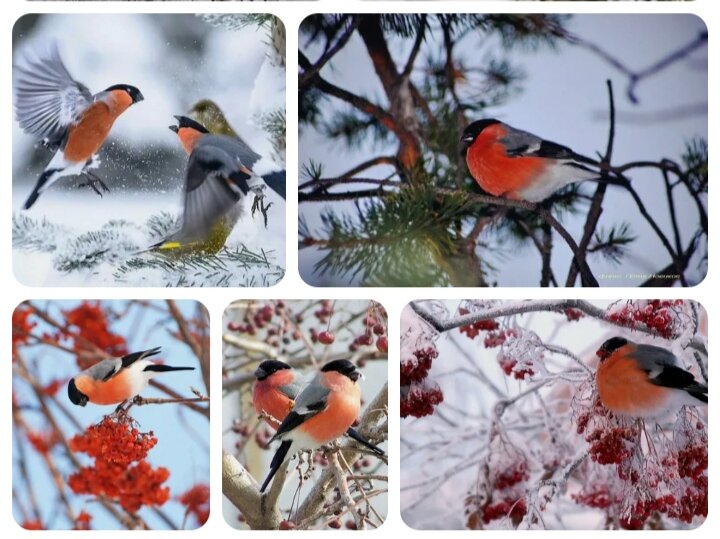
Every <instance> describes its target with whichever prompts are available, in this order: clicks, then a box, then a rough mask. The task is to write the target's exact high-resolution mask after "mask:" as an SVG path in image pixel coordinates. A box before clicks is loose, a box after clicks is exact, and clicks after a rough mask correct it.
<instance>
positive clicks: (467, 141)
mask: <svg viewBox="0 0 720 539" xmlns="http://www.w3.org/2000/svg"><path fill="white" fill-rule="evenodd" d="M474 139H475V137H473V136H472V135H465V136H464V137H463V138H461V139H460V142H464V143H465V144H470V143H471V142H472V141H473V140H474Z"/></svg>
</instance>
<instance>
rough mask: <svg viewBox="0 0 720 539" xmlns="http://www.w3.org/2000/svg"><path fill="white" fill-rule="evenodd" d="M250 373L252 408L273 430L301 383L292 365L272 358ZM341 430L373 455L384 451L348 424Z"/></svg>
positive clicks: (285, 413)
mask: <svg viewBox="0 0 720 539" xmlns="http://www.w3.org/2000/svg"><path fill="white" fill-rule="evenodd" d="M254 374H255V383H254V384H253V390H252V399H253V406H254V407H255V411H256V412H257V413H258V414H261V415H263V416H264V419H265V421H266V422H267V424H268V425H270V426H271V427H272V428H273V429H275V430H277V429H278V427H279V426H280V424H281V423H282V421H283V420H284V419H285V418H286V417H287V415H288V414H289V413H290V411H291V410H292V409H293V407H294V406H295V398H296V397H297V395H298V393H300V390H301V388H302V386H301V385H300V383H298V379H297V376H296V374H295V371H294V370H293V368H292V367H291V366H290V365H288V364H287V363H284V362H282V361H278V360H275V359H270V360H266V361H263V362H262V363H260V365H259V366H258V368H257V369H255V373H254ZM345 434H347V435H348V437H350V438H352V439H353V440H355V441H356V442H358V443H359V444H361V445H363V446H365V447H366V448H368V449H369V450H370V451H372V452H373V453H375V454H376V455H384V454H385V452H384V451H383V450H382V449H380V448H379V447H377V446H376V445H374V444H372V443H371V442H368V441H367V440H366V439H365V438H363V437H362V435H360V433H359V432H357V431H356V430H355V429H354V428H352V427H350V428H349V429H347V432H346V433H345Z"/></svg>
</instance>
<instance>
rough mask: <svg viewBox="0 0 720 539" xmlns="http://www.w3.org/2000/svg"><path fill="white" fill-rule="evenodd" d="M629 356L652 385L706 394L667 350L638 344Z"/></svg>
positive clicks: (704, 387) (704, 389)
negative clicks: (646, 375) (645, 373)
mask: <svg viewBox="0 0 720 539" xmlns="http://www.w3.org/2000/svg"><path fill="white" fill-rule="evenodd" d="M631 355H632V357H633V358H634V359H635V360H636V361H637V362H638V364H639V365H640V367H641V368H642V369H643V370H644V371H645V372H647V373H648V379H649V380H650V382H652V383H653V384H655V385H659V386H663V387H670V388H674V389H683V390H685V391H688V392H691V393H707V386H704V385H702V384H698V382H697V380H695V377H694V376H693V375H692V373H690V372H688V371H686V370H685V369H683V368H682V365H681V364H680V360H678V358H677V357H676V356H675V354H673V353H672V352H670V351H669V350H666V349H665V348H660V347H659V346H652V345H650V344H638V345H636V346H635V350H634V351H633V352H632V354H631Z"/></svg>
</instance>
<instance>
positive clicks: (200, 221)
mask: <svg viewBox="0 0 720 539" xmlns="http://www.w3.org/2000/svg"><path fill="white" fill-rule="evenodd" d="M175 118H176V119H177V120H178V125H171V126H170V129H171V130H172V131H173V132H175V133H176V134H177V136H178V138H179V139H180V142H181V143H182V146H183V148H184V149H185V152H186V153H187V154H188V156H189V159H188V164H187V167H186V170H185V190H184V204H183V218H182V226H181V228H180V230H178V231H177V232H175V233H174V234H172V235H171V236H170V237H168V238H166V239H165V240H163V241H161V242H159V243H158V244H156V245H154V246H153V247H152V248H154V249H158V250H161V251H163V250H175V249H180V250H181V251H182V250H191V251H197V250H202V251H205V252H211V253H214V252H217V251H219V250H220V249H221V248H222V247H223V245H224V244H225V240H226V239H227V237H228V236H229V235H230V232H231V231H232V229H233V227H234V226H235V223H236V222H237V220H238V219H239V218H240V216H241V213H242V205H240V204H238V202H239V201H240V200H241V199H242V198H243V197H244V196H247V195H248V194H249V192H250V191H251V190H252V191H256V190H257V189H261V188H262V184H263V182H264V183H266V184H267V185H268V186H269V187H270V188H272V189H273V190H274V191H276V192H277V193H278V194H280V196H282V197H283V198H285V171H282V172H278V173H273V174H270V175H268V176H259V175H257V174H255V172H253V170H252V167H253V165H254V164H255V163H256V162H257V161H258V160H259V159H260V156H259V155H258V154H256V153H255V152H254V151H253V150H252V149H251V148H250V147H249V146H248V145H247V144H245V143H244V142H242V141H241V140H239V139H235V138H232V137H228V136H224V135H213V134H212V133H210V132H209V131H208V130H207V129H206V128H205V126H203V125H202V124H200V123H198V122H196V121H195V120H193V119H191V118H188V117H186V116H176V117H175Z"/></svg>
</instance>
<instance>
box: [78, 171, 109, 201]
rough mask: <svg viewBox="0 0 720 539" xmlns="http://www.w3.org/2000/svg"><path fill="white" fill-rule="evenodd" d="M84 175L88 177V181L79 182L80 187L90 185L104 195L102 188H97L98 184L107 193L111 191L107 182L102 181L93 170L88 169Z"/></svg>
mask: <svg viewBox="0 0 720 539" xmlns="http://www.w3.org/2000/svg"><path fill="white" fill-rule="evenodd" d="M83 176H85V177H86V178H87V181H86V182H83V183H80V184H78V187H90V188H91V189H92V190H93V191H95V192H96V193H97V194H98V195H100V196H101V197H102V196H103V194H102V192H101V191H100V189H98V188H97V186H98V185H99V186H100V187H101V188H102V190H103V191H104V192H106V193H109V192H110V188H109V187H108V186H107V185H106V184H105V182H104V181H102V179H101V178H99V177H98V176H96V175H95V174H93V173H92V172H89V171H87V170H86V171H84V172H83Z"/></svg>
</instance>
